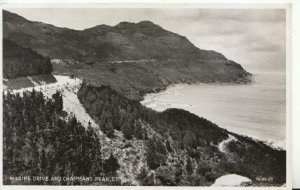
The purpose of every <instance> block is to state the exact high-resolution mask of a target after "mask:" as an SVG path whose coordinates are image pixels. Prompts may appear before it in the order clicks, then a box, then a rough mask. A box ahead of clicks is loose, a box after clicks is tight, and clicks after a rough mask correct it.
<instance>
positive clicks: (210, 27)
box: [9, 8, 286, 72]
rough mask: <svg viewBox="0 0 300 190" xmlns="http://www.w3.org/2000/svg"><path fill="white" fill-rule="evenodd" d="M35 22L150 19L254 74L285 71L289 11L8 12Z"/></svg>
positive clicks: (83, 24) (75, 25) (85, 24)
mask: <svg viewBox="0 0 300 190" xmlns="http://www.w3.org/2000/svg"><path fill="white" fill-rule="evenodd" d="M9 11H11V12H14V13H17V14H19V15H20V16H23V17H25V18H27V19H28V20H32V21H40V22H45V23H48V24H53V25H55V26H59V27H67V28H72V29H77V30H82V29H86V28H90V27H94V26H96V25H100V24H107V25H111V26H114V25H116V24H118V23H119V22H122V21H127V22H140V21H142V20H149V21H152V22H154V23H155V24H158V25H160V26H161V27H163V28H164V29H166V30H169V31H172V32H175V33H178V34H180V35H183V36H186V37H187V38H188V39H189V40H190V41H191V42H192V43H193V44H194V45H195V46H197V47H198V48H200V49H207V50H215V51H218V52H220V53H222V54H223V55H225V56H226V57H227V58H228V59H231V60H234V61H235V62H237V63H239V64H241V65H242V66H243V67H244V68H245V69H246V70H248V71H250V72H285V60H286V15H285V10H284V9H196V8H194V9H187V8H186V9H178V8H177V9H174V8H172V9H168V8H164V9H162V8H161V9H150V8H148V9H128V8H127V9H126V8H119V9H117V8H109V9H108V8H106V9H104V8H94V9H91V8H81V9H80V8H73V9H71V8H55V9H54V8H35V9H32V8H27V9H26V8H23V9H9Z"/></svg>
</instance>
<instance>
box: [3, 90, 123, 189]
mask: <svg viewBox="0 0 300 190" xmlns="http://www.w3.org/2000/svg"><path fill="white" fill-rule="evenodd" d="M62 101H63V100H62V95H61V94H60V92H57V93H55V94H54V95H53V97H52V99H45V98H44V96H43V94H42V93H41V92H36V91H34V90H33V91H32V92H24V93H23V94H22V96H20V94H18V93H17V94H12V93H10V92H7V94H5V95H4V96H3V178H4V179H3V183H4V184H6V185H9V184H23V185H24V184H34V185H37V184H39V185H42V184H44V185H46V184H56V185H80V184H95V185H97V184H98V185H99V184H101V185H103V184H118V183H119V181H115V182H113V183H110V182H106V183H103V182H95V181H94V180H92V181H90V180H80V179H77V180H69V181H68V180H64V178H63V177H81V176H85V177H98V176H103V175H104V176H116V173H115V172H116V170H117V169H118V168H119V165H118V162H117V160H116V159H115V158H114V156H113V155H111V156H110V157H109V158H108V159H106V160H104V159H102V157H101V152H100V150H101V144H100V141H99V139H98V135H97V133H96V132H95V131H94V129H93V128H92V127H91V126H85V127H84V126H82V124H81V123H79V122H78V121H77V119H76V117H75V116H70V117H68V118H66V116H65V115H66V113H65V112H64V111H63V102H62ZM26 176H30V178H31V181H27V180H17V178H14V177H26ZM46 176H47V177H48V180H45V179H44V180H33V179H34V177H35V178H38V177H46ZM12 178H13V179H12ZM53 179H54V180H53ZM57 179H61V180H57Z"/></svg>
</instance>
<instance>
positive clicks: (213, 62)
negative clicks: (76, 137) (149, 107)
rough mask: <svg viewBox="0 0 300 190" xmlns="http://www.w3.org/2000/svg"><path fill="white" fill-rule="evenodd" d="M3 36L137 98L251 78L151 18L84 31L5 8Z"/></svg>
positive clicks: (65, 69)
mask: <svg viewBox="0 0 300 190" xmlns="http://www.w3.org/2000/svg"><path fill="white" fill-rule="evenodd" d="M3 37H4V39H9V40H11V41H13V42H15V43H17V44H19V45H22V46H24V47H30V48H31V49H33V50H34V51H36V52H38V53H40V54H42V55H45V56H49V57H50V58H51V59H52V63H53V67H54V70H55V72H56V73H59V74H74V75H76V76H78V77H81V78H85V79H87V80H90V81H92V82H93V83H95V84H98V85H101V84H104V85H110V86H111V87H112V88H114V89H116V90H117V91H118V92H120V93H122V94H124V95H126V96H127V97H130V98H133V99H141V98H142V96H143V95H144V94H145V93H147V92H155V91H158V90H162V89H165V88H166V87H167V86H168V85H170V84H174V83H196V82H206V83H209V82H210V83H212V82H227V83H228V82H229V83H231V82H232V83H248V82H251V74H250V73H248V72H247V71H245V70H244V69H243V68H242V67H241V65H239V64H237V63H235V62H234V61H231V60H228V59H227V58H226V57H225V56H223V55H222V54H220V53H218V52H215V51H208V50H202V49H199V48H197V47H195V46H194V45H193V44H192V43H191V42H190V41H189V40H188V39H187V38H186V37H184V36H180V35H178V34H176V33H173V32H170V31H167V30H165V29H163V28H162V27H160V26H158V25H156V24H154V23H152V22H149V21H142V22H139V23H129V22H121V23H119V24H117V25H116V26H107V25H99V26H95V27H93V28H89V29H86V30H80V31H79V30H72V29H68V28H59V27H56V26H53V25H49V24H45V23H41V22H33V21H29V20H27V19H25V18H23V17H20V16H18V15H16V14H14V13H10V12H8V11H4V12H3Z"/></svg>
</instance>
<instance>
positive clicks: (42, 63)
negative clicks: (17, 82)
mask: <svg viewBox="0 0 300 190" xmlns="http://www.w3.org/2000/svg"><path fill="white" fill-rule="evenodd" d="M52 71H53V68H52V65H51V62H50V59H49V57H43V56H42V55H40V54H38V53H36V52H35V51H33V50H31V49H30V48H23V47H22V46H20V45H18V44H16V43H14V42H12V41H10V40H6V39H4V40H3V77H4V78H7V79H11V78H18V77H25V76H32V75H41V74H51V72H52Z"/></svg>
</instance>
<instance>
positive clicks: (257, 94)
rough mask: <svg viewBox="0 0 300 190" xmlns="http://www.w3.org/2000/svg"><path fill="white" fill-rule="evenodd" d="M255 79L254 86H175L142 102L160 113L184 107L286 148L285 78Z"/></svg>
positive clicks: (263, 77)
mask: <svg viewBox="0 0 300 190" xmlns="http://www.w3.org/2000/svg"><path fill="white" fill-rule="evenodd" d="M254 78H255V83H253V84H251V85H208V84H198V85H196V84H195V85H186V84H180V85H175V86H172V87H170V88H168V89H167V90H166V91H163V92H160V93H156V94H148V95H146V96H145V100H144V101H142V102H141V103H142V104H144V105H145V106H147V107H150V108H153V109H155V110H157V111H163V110H165V109H167V108H182V109H185V110H188V111H190V112H192V113H194V114H197V115H198V116H200V117H204V118H207V119H209V120H211V121H212V122H214V123H216V124H218V125H219V126H220V127H222V128H226V129H228V130H229V131H232V132H235V133H238V134H243V135H247V136H250V137H253V138H257V139H260V140H264V141H268V142H272V143H274V146H279V147H281V148H285V135H286V122H285V121H286V118H285V114H286V98H285V93H286V90H285V89H286V86H285V75H284V74H271V73H269V74H256V75H254Z"/></svg>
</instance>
